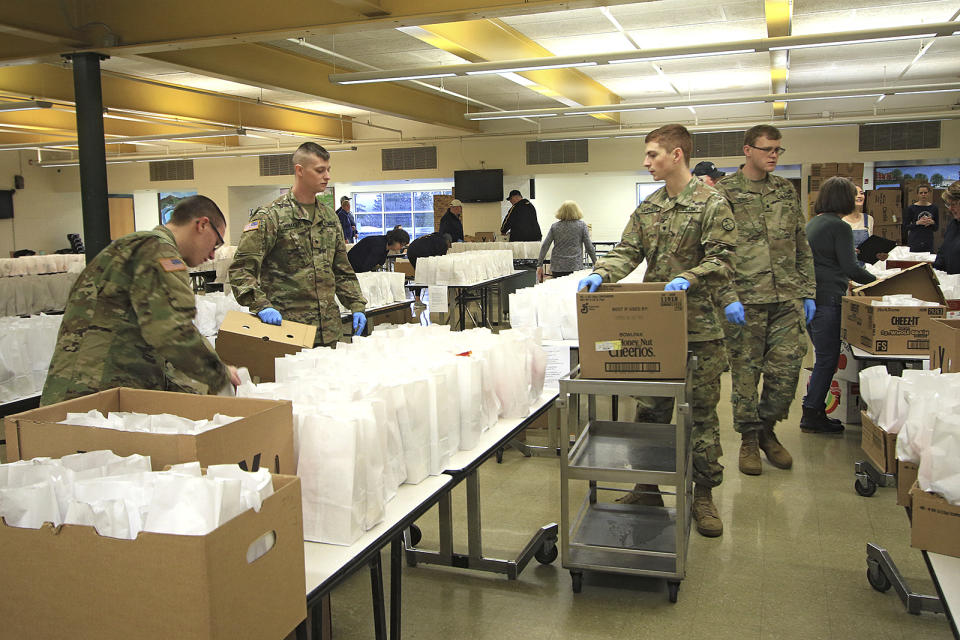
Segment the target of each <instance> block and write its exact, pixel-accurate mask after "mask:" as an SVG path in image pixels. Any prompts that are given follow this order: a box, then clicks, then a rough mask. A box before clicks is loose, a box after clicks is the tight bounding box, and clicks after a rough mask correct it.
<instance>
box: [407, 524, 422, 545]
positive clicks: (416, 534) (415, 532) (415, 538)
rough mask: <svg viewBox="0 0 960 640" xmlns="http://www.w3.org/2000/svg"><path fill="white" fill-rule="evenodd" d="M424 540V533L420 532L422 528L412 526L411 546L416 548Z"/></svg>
mask: <svg viewBox="0 0 960 640" xmlns="http://www.w3.org/2000/svg"><path fill="white" fill-rule="evenodd" d="M422 539H423V532H422V531H420V527H418V526H417V525H415V524H412V525H410V544H411V545H412V546H414V547H415V546H417V545H418V544H420V540H422Z"/></svg>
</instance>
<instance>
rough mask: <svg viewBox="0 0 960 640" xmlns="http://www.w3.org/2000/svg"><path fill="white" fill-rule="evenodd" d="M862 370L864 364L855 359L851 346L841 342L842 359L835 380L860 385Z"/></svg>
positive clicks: (834, 376) (839, 361) (838, 361)
mask: <svg viewBox="0 0 960 640" xmlns="http://www.w3.org/2000/svg"><path fill="white" fill-rule="evenodd" d="M862 370H863V362H862V361H860V360H858V359H857V358H855V357H854V355H853V350H852V349H850V345H849V344H847V343H846V342H841V343H840V359H839V360H837V372H836V373H835V374H833V379H834V380H845V381H847V382H856V383H857V384H860V371H862ZM858 393H859V391H858ZM858 419H859V418H858Z"/></svg>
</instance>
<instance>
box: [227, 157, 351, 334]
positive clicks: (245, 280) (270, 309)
mask: <svg viewBox="0 0 960 640" xmlns="http://www.w3.org/2000/svg"><path fill="white" fill-rule="evenodd" d="M293 163H294V167H293V169H294V175H293V188H292V189H291V190H290V192H289V193H287V194H284V195H282V196H280V197H279V198H277V199H276V200H274V201H273V202H271V203H270V204H268V205H267V206H265V207H260V208H259V209H257V210H256V211H254V212H253V215H252V216H250V222H248V223H247V225H246V226H244V227H243V233H242V234H241V236H240V242H239V244H238V245H237V253H236V255H235V256H234V258H233V264H232V265H230V287H231V288H232V289H233V293H234V295H235V296H236V297H237V302H239V303H240V304H242V305H244V306H247V307H250V310H251V311H254V312H255V313H256V314H257V316H259V318H260V319H261V320H263V321H264V322H266V323H269V324H280V323H281V321H282V320H283V319H284V318H286V319H287V320H292V321H294V322H300V323H303V324H312V325H314V326H316V327H317V337H316V339H315V341H314V346H319V345H324V346H333V345H334V344H336V343H337V342H338V341H339V340H340V338H342V337H343V330H342V325H341V321H340V308H339V307H338V306H337V301H336V300H335V299H334V295H336V297H337V298H339V299H340V301H341V302H342V303H343V304H344V306H346V307H347V308H348V309H350V311H352V312H353V332H354V333H355V334H360V333H362V332H363V328H364V327H365V326H366V324H367V318H366V316H365V315H364V314H363V310H364V308H366V306H367V301H366V299H365V298H364V297H363V294H362V293H361V292H360V283H359V282H357V276H356V274H355V273H354V272H353V268H352V267H351V266H350V261H349V260H347V247H346V244H345V243H344V239H343V229H342V227H341V225H340V219H339V218H337V215H336V214H335V213H334V212H333V211H332V210H331V209H330V207H328V206H327V205H326V204H324V203H323V202H321V201H320V198H319V197H317V194H320V193H323V192H324V191H325V190H326V188H327V183H328V182H329V181H330V153H329V152H327V150H326V149H324V148H323V147H321V146H320V145H318V144H316V143H315V142H304V143H303V144H302V145H300V147H299V148H298V149H297V150H296V151H295V152H294V154H293Z"/></svg>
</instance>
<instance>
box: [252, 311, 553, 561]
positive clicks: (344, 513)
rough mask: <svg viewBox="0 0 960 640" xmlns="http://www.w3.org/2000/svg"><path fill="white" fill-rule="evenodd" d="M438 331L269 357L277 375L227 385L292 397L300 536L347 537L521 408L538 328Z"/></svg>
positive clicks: (529, 394)
mask: <svg viewBox="0 0 960 640" xmlns="http://www.w3.org/2000/svg"><path fill="white" fill-rule="evenodd" d="M449 329H450V328H449V327H448V326H440V325H431V326H428V327H422V326H419V325H403V326H401V327H397V328H393V329H387V330H380V329H378V330H376V331H374V333H373V334H372V335H371V336H369V337H367V338H362V337H360V338H356V337H355V338H354V341H353V343H351V344H339V345H338V347H337V348H336V349H327V348H323V347H321V348H317V349H311V350H305V351H301V352H300V353H297V354H295V355H289V356H286V357H284V358H278V359H277V361H276V377H277V382H274V383H264V384H260V385H253V384H244V385H241V386H240V388H238V389H237V395H238V396H247V397H261V398H271V399H281V400H291V401H292V402H293V413H294V448H295V455H297V459H298V465H297V466H298V471H297V475H298V476H300V479H301V486H302V491H303V513H304V536H305V537H306V539H307V540H313V541H317V542H330V543H335V544H345V545H349V544H352V543H353V542H354V541H356V540H357V538H359V537H360V536H361V535H363V532H364V531H366V530H368V529H370V528H372V527H373V526H375V525H376V524H377V523H378V522H380V521H381V520H382V519H383V517H384V510H385V508H386V503H387V501H389V500H391V499H392V498H393V497H394V496H395V495H396V492H397V489H398V487H399V485H400V484H401V483H403V482H407V483H410V484H416V483H419V482H421V481H423V480H424V479H425V478H426V477H427V476H429V475H439V474H440V473H442V472H443V471H444V469H445V468H446V465H447V464H448V461H449V458H450V456H451V455H454V454H455V453H457V452H458V451H460V450H470V449H472V448H474V447H475V446H476V445H477V442H478V440H479V438H480V436H481V434H482V432H483V431H484V430H486V429H488V428H490V427H491V426H493V425H494V424H495V423H496V422H497V420H498V418H509V419H519V418H522V417H524V416H526V415H527V414H528V413H529V412H530V407H531V404H532V403H533V402H534V401H535V400H536V399H537V398H539V397H540V395H541V394H542V392H543V381H544V373H545V368H546V356H545V353H544V351H543V349H542V348H541V347H540V337H539V335H537V334H538V332H537V331H535V330H534V331H521V330H509V331H503V332H501V333H500V334H497V335H495V334H493V333H491V332H490V331H489V330H487V329H473V330H469V331H463V332H450V330H449ZM387 362H388V363H391V366H384V364H385V363H387Z"/></svg>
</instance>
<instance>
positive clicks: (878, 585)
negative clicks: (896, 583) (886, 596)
mask: <svg viewBox="0 0 960 640" xmlns="http://www.w3.org/2000/svg"><path fill="white" fill-rule="evenodd" d="M867 582H869V583H870V586H871V587H873V588H874V589H876V590H877V591H879V592H880V593H884V592H886V591H887V590H889V589H890V586H891V585H890V580H889V579H888V578H887V574H885V573H884V572H883V570H882V569H881V568H880V565H879V564H877V563H876V562H868V563H867Z"/></svg>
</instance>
